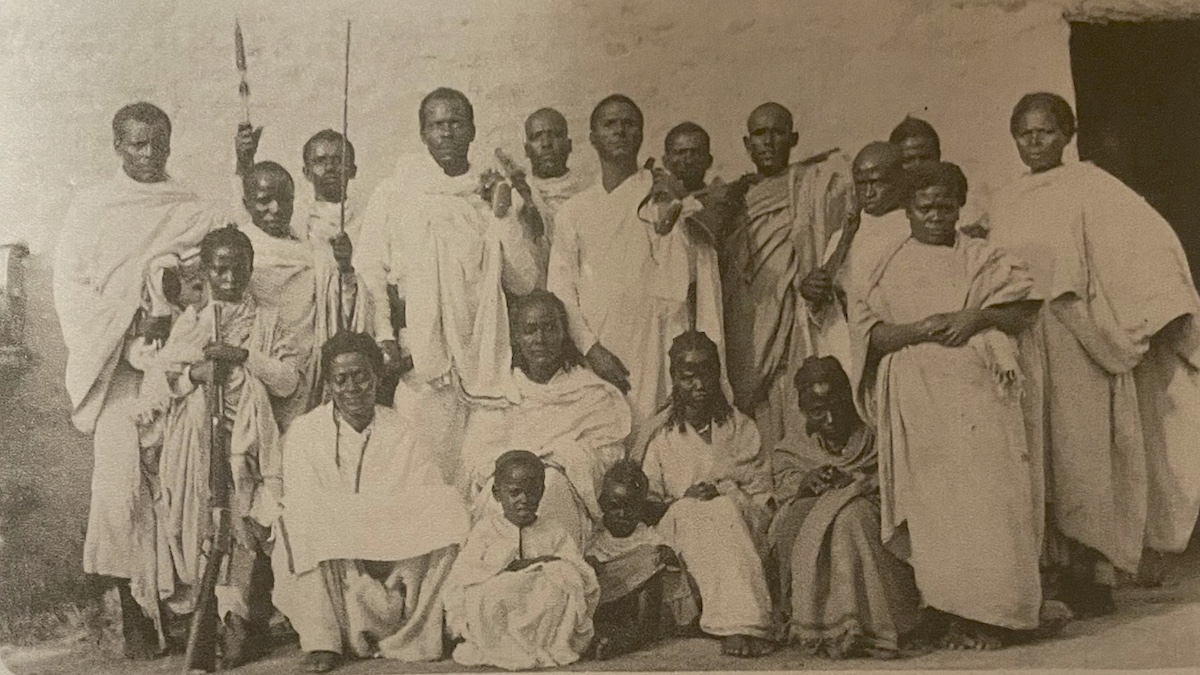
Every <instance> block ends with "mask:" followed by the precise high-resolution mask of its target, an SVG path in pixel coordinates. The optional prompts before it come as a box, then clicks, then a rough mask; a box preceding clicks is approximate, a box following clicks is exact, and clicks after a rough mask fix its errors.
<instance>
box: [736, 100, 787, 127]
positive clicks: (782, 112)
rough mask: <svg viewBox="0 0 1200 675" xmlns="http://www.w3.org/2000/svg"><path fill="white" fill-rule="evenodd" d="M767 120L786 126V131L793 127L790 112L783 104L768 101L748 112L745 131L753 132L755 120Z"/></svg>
mask: <svg viewBox="0 0 1200 675" xmlns="http://www.w3.org/2000/svg"><path fill="white" fill-rule="evenodd" d="M768 121H770V122H772V123H774V122H778V123H779V124H780V125H782V126H783V127H786V128H787V130H788V131H792V130H793V129H794V126H793V125H794V124H795V122H794V121H793V120H792V112H791V111H790V110H788V109H787V108H785V107H783V105H781V104H779V103H775V102H774V101H770V102H767V103H764V104H762V105H760V106H758V107H757V108H755V109H754V110H753V111H751V112H750V117H748V118H747V119H746V131H747V132H749V133H753V132H754V127H755V126H756V122H757V123H758V124H762V123H764V122H768Z"/></svg>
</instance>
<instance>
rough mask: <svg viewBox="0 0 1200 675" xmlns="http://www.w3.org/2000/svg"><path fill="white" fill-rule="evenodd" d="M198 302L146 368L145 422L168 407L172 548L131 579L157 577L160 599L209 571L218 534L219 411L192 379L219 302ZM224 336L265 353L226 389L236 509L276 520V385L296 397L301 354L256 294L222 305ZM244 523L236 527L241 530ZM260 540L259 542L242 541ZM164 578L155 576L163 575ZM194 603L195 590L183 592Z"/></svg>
mask: <svg viewBox="0 0 1200 675" xmlns="http://www.w3.org/2000/svg"><path fill="white" fill-rule="evenodd" d="M215 305H216V303H209V304H207V305H205V306H204V307H203V308H199V309H198V308H196V307H189V308H188V309H187V310H186V311H184V313H183V314H182V315H181V316H180V317H179V319H178V320H176V322H175V324H174V325H173V326H172V329H171V336H170V337H169V338H168V339H167V341H166V344H164V345H163V348H162V349H161V350H160V352H159V353H158V355H157V358H156V359H155V361H154V368H153V370H152V371H151V372H148V373H146V376H145V381H144V384H143V388H142V392H141V398H140V400H139V406H138V408H137V410H136V414H137V416H138V418H139V419H141V420H143V422H145V421H147V420H149V419H150V418H152V417H154V416H156V415H159V414H165V420H164V427H163V442H162V453H161V455H160V458H159V462H158V480H159V484H160V486H161V491H162V492H161V501H160V504H159V505H158V510H159V513H160V523H159V527H158V537H159V539H160V543H159V550H160V551H166V552H168V553H169V556H168V558H167V559H166V561H160V562H159V564H158V566H157V567H158V569H157V572H156V573H154V572H151V573H149V574H147V575H142V576H140V577H139V578H137V579H135V580H134V581H132V582H131V587H133V586H135V585H137V586H145V587H152V586H153V585H154V584H157V586H156V588H157V591H158V596H159V598H162V599H167V598H171V597H172V596H176V592H177V590H181V589H179V588H178V586H179V585H182V586H195V585H196V584H197V583H198V582H199V580H200V576H201V574H202V573H203V557H202V555H201V544H202V542H203V541H204V539H205V538H206V537H207V536H209V535H210V534H211V533H212V528H213V525H214V523H213V521H212V518H211V511H210V509H209V494H210V487H211V486H210V482H209V465H210V463H211V440H210V439H211V434H212V426H211V422H210V419H211V415H212V411H211V410H210V409H209V405H210V403H209V397H208V396H207V393H208V392H207V390H206V388H204V387H198V386H195V385H194V384H192V383H191V382H190V380H188V372H189V369H190V368H191V367H192V366H194V365H197V364H199V363H201V362H203V361H204V347H205V346H206V345H208V344H211V343H212V335H213V307H214V306H215ZM221 307H222V315H221V331H220V332H221V338H222V342H224V343H225V344H230V345H233V346H236V347H241V348H243V349H246V350H247V351H249V352H250V353H251V354H254V355H255V356H254V357H253V358H250V357H248V358H247V360H246V362H245V363H244V364H243V365H241V366H238V367H235V368H234V369H233V370H232V371H231V372H230V376H229V379H228V380H227V382H226V384H225V385H224V387H223V390H222V391H223V394H224V396H225V401H224V402H225V410H224V413H223V423H222V428H223V430H224V431H223V433H228V434H229V445H228V452H229V463H230V471H231V476H232V479H233V485H232V490H231V495H230V507H231V508H230V511H231V513H230V517H231V518H234V519H241V518H246V517H255V516H259V517H260V522H262V524H264V525H269V524H270V522H271V520H272V516H273V506H272V505H273V504H274V502H275V501H276V499H277V496H276V494H273V493H277V491H278V490H279V485H280V480H281V478H280V477H281V474H282V469H283V467H282V456H281V454H280V452H281V448H280V445H279V429H278V427H277V426H276V424H275V418H274V416H273V414H272V411H271V401H270V395H271V394H272V393H274V394H276V395H280V396H286V395H288V394H290V393H291V391H292V389H294V388H295V386H296V383H297V380H298V379H299V371H298V369H297V363H296V356H295V353H294V351H292V350H291V348H290V344H289V343H288V341H287V338H286V337H285V336H284V335H283V329H282V327H281V325H280V323H279V321H278V319H277V317H276V315H275V314H274V312H272V311H270V310H268V309H265V308H261V307H258V306H257V305H256V303H255V302H254V300H253V298H251V297H249V296H247V297H246V298H245V299H244V300H243V302H241V303H237V304H228V303H221ZM235 531H236V530H235ZM236 543H237V544H239V545H241V546H243V547H246V548H248V549H249V548H251V547H252V544H253V542H247V541H238V542H236ZM155 574H156V576H157V579H156V580H155V579H154V576H153V575H155ZM176 599H177V600H179V601H180V602H183V603H185V605H186V603H188V602H189V600H188V599H187V598H183V599H181V598H178V597H176Z"/></svg>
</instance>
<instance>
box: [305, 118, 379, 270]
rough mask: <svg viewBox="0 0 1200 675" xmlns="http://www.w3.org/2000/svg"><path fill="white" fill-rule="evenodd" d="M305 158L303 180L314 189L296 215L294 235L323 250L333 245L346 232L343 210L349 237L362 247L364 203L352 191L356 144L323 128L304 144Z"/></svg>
mask: <svg viewBox="0 0 1200 675" xmlns="http://www.w3.org/2000/svg"><path fill="white" fill-rule="evenodd" d="M303 156H304V178H305V179H306V180H308V182H309V183H311V184H312V188H313V189H312V191H311V192H309V191H305V192H304V196H303V197H302V198H301V199H300V203H299V205H298V208H297V209H296V211H295V214H293V217H292V223H291V225H292V235H293V236H295V237H296V238H297V239H299V240H301V241H308V242H311V243H312V244H314V245H319V246H321V247H322V248H325V247H328V246H330V244H331V242H332V240H333V239H335V238H337V236H338V235H339V234H341V233H342V231H343V228H342V211H343V207H344V210H345V229H344V231H345V233H346V236H348V237H349V238H350V242H351V243H352V244H355V245H357V244H361V243H362V242H361V241H360V240H359V233H360V232H361V230H362V227H361V226H362V219H361V218H359V217H358V216H360V215H361V209H360V208H359V207H360V206H361V204H360V203H359V200H357V199H355V198H354V195H353V194H351V192H350V181H351V180H354V178H355V177H356V176H358V164H356V163H355V153H354V144H353V143H351V142H350V139H343V138H342V135H341V134H340V133H338V132H336V131H334V130H332V129H323V130H321V131H318V132H317V133H315V134H313V136H312V138H309V139H308V141H307V142H306V143H305V144H304V151H303ZM343 167H344V171H343ZM330 253H332V251H330Z"/></svg>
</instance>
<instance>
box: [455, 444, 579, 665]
mask: <svg viewBox="0 0 1200 675" xmlns="http://www.w3.org/2000/svg"><path fill="white" fill-rule="evenodd" d="M545 477H546V467H545V466H543V464H542V462H541V460H540V459H538V457H537V455H534V454H533V453H531V452H527V451H525V450H510V451H509V452H506V453H504V454H503V455H501V456H500V458H499V459H497V460H496V469H495V483H494V485H493V486H492V497H493V498H495V500H496V501H497V502H499V503H500V506H501V510H502V514H497V513H494V512H489V513H488V514H487V515H485V516H484V517H483V519H482V520H480V521H479V522H478V523H476V524H475V526H474V527H473V528H472V529H471V533H470V534H469V535H467V542H466V544H465V545H464V546H463V549H462V552H461V553H460V554H459V556H458V558H457V560H455V561H454V567H453V568H452V569H451V571H450V578H449V579H448V580H447V581H446V591H445V606H446V626H447V628H448V629H449V632H450V634H451V635H452V636H453V637H456V638H461V639H462V642H461V643H460V644H459V645H458V646H457V647H455V649H454V661H455V662H456V663H459V664H461V665H464V666H496V667H499V668H505V669H508V670H525V669H529V668H553V667H558V666H565V665H568V664H571V663H574V662H575V661H578V660H579V657H580V655H581V654H582V653H583V651H584V650H585V649H587V647H588V644H589V643H591V641H592V636H593V630H592V614H593V613H594V612H595V611H596V604H597V601H598V600H599V597H600V589H599V586H598V585H597V583H596V574H595V572H593V571H592V568H591V567H590V566H589V565H588V564H587V563H586V562H584V559H583V553H582V552H581V551H580V550H579V547H578V546H576V545H575V540H574V539H572V538H571V537H570V536H569V535H568V534H567V532H566V530H565V529H564V528H563V527H562V526H561V525H559V524H558V523H556V522H554V521H552V520H543V519H541V518H539V517H538V504H539V503H540V502H541V499H542V492H543V490H544V488H545Z"/></svg>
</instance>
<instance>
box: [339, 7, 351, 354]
mask: <svg viewBox="0 0 1200 675" xmlns="http://www.w3.org/2000/svg"><path fill="white" fill-rule="evenodd" d="M349 131H350V19H346V67H345V73H344V76H343V78H342V172H341V175H340V179H341V181H342V203H341V218H340V220H339V221H338V234H345V233H346V196H347V195H346V188H348V187H349V185H347V183H346V171H347V168H346V162H347V161H348V160H349V157H347V151H348V147H347V146H348V141H347V134H348V133H349ZM343 286H344V283H343V282H342V272H341V270H338V315H337V326H338V332H341V330H342V329H343V328H345V326H344V325H343V324H344V323H345V319H344V317H343V312H344V305H343V303H344V299H343V295H344V291H343Z"/></svg>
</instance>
